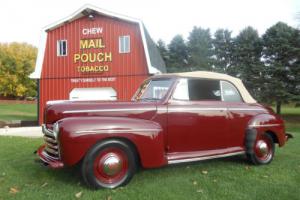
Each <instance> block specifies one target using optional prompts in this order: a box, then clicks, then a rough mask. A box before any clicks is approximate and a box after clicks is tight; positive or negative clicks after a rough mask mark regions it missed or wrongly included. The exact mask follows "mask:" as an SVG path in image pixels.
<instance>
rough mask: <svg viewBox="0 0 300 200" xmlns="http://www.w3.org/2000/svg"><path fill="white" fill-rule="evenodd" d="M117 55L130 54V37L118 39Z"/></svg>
mask: <svg viewBox="0 0 300 200" xmlns="http://www.w3.org/2000/svg"><path fill="white" fill-rule="evenodd" d="M119 53H130V36H129V35H124V36H120V37H119Z"/></svg>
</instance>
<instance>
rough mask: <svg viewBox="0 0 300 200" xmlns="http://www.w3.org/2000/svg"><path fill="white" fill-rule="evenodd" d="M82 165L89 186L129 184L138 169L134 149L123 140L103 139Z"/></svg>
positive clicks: (111, 186)
mask: <svg viewBox="0 0 300 200" xmlns="http://www.w3.org/2000/svg"><path fill="white" fill-rule="evenodd" d="M81 167H82V169H81V172H82V177H83V179H84V181H85V182H86V183H87V184H88V185H89V186H91V187H94V188H116V187H118V186H121V185H125V184H127V183H128V182H129V181H130V179H131V178H132V177H133V175H134V173H135V171H136V161H135V154H134V150H133V149H132V148H131V147H130V145H128V144H127V143H125V142H123V141H119V140H107V141H103V142H101V143H99V144H96V145H95V146H94V147H92V149H90V150H89V152H88V153H87V154H86V156H85V158H84V160H83V162H82V166H81Z"/></svg>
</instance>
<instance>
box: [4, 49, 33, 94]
mask: <svg viewBox="0 0 300 200" xmlns="http://www.w3.org/2000/svg"><path fill="white" fill-rule="evenodd" d="M36 55H37V49H36V48H35V47H33V46H31V45H29V44H25V43H10V44H0V96H8V97H21V98H22V97H26V96H35V95H36V84H35V81H34V80H31V79H29V77H28V76H29V74H30V73H31V72H32V71H33V70H34V64H35V60H36Z"/></svg>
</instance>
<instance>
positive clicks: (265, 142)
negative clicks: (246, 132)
mask: <svg viewBox="0 0 300 200" xmlns="http://www.w3.org/2000/svg"><path fill="white" fill-rule="evenodd" d="M274 153H275V144H274V141H273V138H272V137H271V136H270V135H269V134H267V133H265V134H259V135H257V137H256V140H255V143H254V145H253V151H252V153H251V154H247V156H248V159H249V160H250V161H251V162H252V163H254V164H256V165H261V164H269V163H270V162H271V161H272V160H273V158H274Z"/></svg>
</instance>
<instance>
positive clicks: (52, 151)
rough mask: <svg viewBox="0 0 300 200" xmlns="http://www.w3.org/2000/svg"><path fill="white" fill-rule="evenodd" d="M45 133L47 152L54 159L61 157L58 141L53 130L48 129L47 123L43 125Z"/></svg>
mask: <svg viewBox="0 0 300 200" xmlns="http://www.w3.org/2000/svg"><path fill="white" fill-rule="evenodd" d="M43 133H44V141H45V144H46V147H45V152H46V153H47V154H48V155H49V156H51V157H52V158H53V159H59V149H58V142H57V140H56V139H55V137H54V134H53V132H52V131H51V130H49V129H47V128H46V126H45V125H43Z"/></svg>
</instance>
